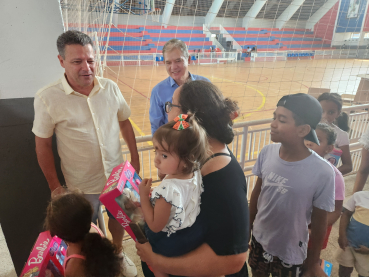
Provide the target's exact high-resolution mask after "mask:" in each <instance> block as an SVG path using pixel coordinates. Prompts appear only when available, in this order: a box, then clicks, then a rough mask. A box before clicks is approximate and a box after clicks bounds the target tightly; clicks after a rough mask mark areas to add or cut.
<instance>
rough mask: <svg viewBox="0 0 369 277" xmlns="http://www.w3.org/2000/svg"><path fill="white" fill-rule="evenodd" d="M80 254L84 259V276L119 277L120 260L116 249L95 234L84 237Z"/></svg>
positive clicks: (106, 240)
mask: <svg viewBox="0 0 369 277" xmlns="http://www.w3.org/2000/svg"><path fill="white" fill-rule="evenodd" d="M81 251H82V253H83V254H84V255H85V257H86V261H85V272H86V276H91V277H94V276H96V277H99V276H112V277H113V276H119V275H121V271H122V268H121V262H122V258H120V257H119V256H118V255H119V253H118V252H117V249H116V247H115V246H114V245H113V244H112V243H111V242H110V241H109V240H108V239H107V238H103V237H101V236H100V235H99V234H97V233H88V234H86V235H85V237H84V239H83V244H82V249H81Z"/></svg>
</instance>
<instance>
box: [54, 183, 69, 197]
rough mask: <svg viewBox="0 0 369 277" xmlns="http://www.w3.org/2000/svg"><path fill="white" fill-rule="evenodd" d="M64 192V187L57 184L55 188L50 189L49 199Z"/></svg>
mask: <svg viewBox="0 0 369 277" xmlns="http://www.w3.org/2000/svg"><path fill="white" fill-rule="evenodd" d="M65 192H66V189H65V188H64V187H63V186H61V185H60V184H59V186H57V187H56V189H54V190H52V191H51V199H52V198H54V197H56V196H58V195H60V194H64V193H65Z"/></svg>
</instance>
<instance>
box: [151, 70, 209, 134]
mask: <svg viewBox="0 0 369 277" xmlns="http://www.w3.org/2000/svg"><path fill="white" fill-rule="evenodd" d="M189 74H190V77H191V79H192V81H195V80H203V81H208V82H210V80H209V79H208V78H205V77H202V76H199V75H195V74H191V73H189ZM178 87H179V86H178V85H177V83H176V82H175V81H174V79H173V78H172V77H170V76H169V77H168V78H166V79H165V80H163V81H161V82H160V83H159V84H157V85H156V86H155V87H154V88H153V89H152V91H151V97H150V111H149V114H150V123H151V133H152V134H154V133H155V131H156V130H157V129H158V128H159V127H160V126H161V125H164V124H165V123H167V122H168V115H167V114H166V112H165V102H167V101H170V102H171V101H172V96H173V93H174V91H175V90H176V88H178Z"/></svg>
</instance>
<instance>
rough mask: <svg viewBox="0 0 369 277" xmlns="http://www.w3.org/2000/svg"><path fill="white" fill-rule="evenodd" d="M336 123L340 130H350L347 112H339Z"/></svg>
mask: <svg viewBox="0 0 369 277" xmlns="http://www.w3.org/2000/svg"><path fill="white" fill-rule="evenodd" d="M336 124H337V126H338V127H339V128H340V129H341V130H343V131H345V132H348V131H349V130H350V126H349V116H348V115H347V113H345V112H341V114H340V115H339V117H337V118H336Z"/></svg>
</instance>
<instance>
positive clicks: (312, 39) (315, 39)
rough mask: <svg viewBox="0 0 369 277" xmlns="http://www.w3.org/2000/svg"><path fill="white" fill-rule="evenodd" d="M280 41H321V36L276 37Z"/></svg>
mask: <svg viewBox="0 0 369 277" xmlns="http://www.w3.org/2000/svg"><path fill="white" fill-rule="evenodd" d="M278 39H279V40H280V41H300V40H301V41H321V40H322V39H321V38H294V37H292V38H278Z"/></svg>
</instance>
